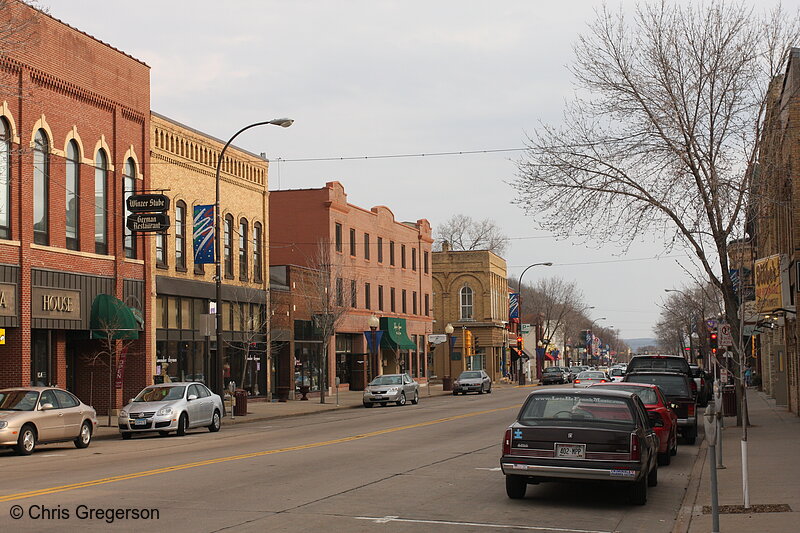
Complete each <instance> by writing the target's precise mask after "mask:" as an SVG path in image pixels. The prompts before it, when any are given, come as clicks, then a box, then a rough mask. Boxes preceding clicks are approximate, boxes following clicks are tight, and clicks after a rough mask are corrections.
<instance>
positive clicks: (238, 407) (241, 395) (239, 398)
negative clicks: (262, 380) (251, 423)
mask: <svg viewBox="0 0 800 533" xmlns="http://www.w3.org/2000/svg"><path fill="white" fill-rule="evenodd" d="M234 394H235V398H236V403H234V405H233V414H234V416H247V391H246V390H244V389H236V392H235V393H234Z"/></svg>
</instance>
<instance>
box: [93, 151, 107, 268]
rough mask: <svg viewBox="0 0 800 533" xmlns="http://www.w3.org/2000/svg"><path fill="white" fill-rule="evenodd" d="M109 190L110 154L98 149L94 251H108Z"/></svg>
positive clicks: (95, 181) (95, 160)
mask: <svg viewBox="0 0 800 533" xmlns="http://www.w3.org/2000/svg"><path fill="white" fill-rule="evenodd" d="M107 190H108V156H106V153H105V151H104V150H102V149H101V150H98V151H97V155H96V156H95V158H94V251H95V253H97V254H106V253H108V231H107V229H106V220H107V216H106V194H107V192H106V191H107Z"/></svg>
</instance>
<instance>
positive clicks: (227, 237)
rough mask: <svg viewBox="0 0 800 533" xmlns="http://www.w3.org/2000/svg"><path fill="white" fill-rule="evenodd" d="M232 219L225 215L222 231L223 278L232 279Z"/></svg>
mask: <svg viewBox="0 0 800 533" xmlns="http://www.w3.org/2000/svg"><path fill="white" fill-rule="evenodd" d="M232 233H233V217H232V216H231V215H227V216H226V217H225V224H224V228H223V229H222V235H223V248H224V253H225V255H224V262H225V277H226V278H229V279H232V278H233V241H232V239H233V235H231V234H232Z"/></svg>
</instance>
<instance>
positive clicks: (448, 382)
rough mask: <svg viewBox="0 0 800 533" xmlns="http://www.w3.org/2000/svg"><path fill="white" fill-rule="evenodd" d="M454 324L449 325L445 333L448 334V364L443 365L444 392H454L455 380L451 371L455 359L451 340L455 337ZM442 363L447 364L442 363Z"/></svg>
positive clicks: (445, 328)
mask: <svg viewBox="0 0 800 533" xmlns="http://www.w3.org/2000/svg"><path fill="white" fill-rule="evenodd" d="M453 331H454V329H453V324H447V325H446V326H445V327H444V332H445V333H446V334H447V362H446V364H442V372H443V373H444V376H442V390H453V378H452V377H451V376H450V370H452V361H451V359H452V357H453V341H452V340H451V339H452V337H453ZM442 363H445V362H444V361H442Z"/></svg>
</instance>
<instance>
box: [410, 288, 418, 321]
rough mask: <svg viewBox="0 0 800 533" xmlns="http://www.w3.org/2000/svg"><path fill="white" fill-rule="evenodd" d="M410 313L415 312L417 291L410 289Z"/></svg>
mask: <svg viewBox="0 0 800 533" xmlns="http://www.w3.org/2000/svg"><path fill="white" fill-rule="evenodd" d="M411 314H413V315H416V314H417V292H416V291H412V293H411Z"/></svg>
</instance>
